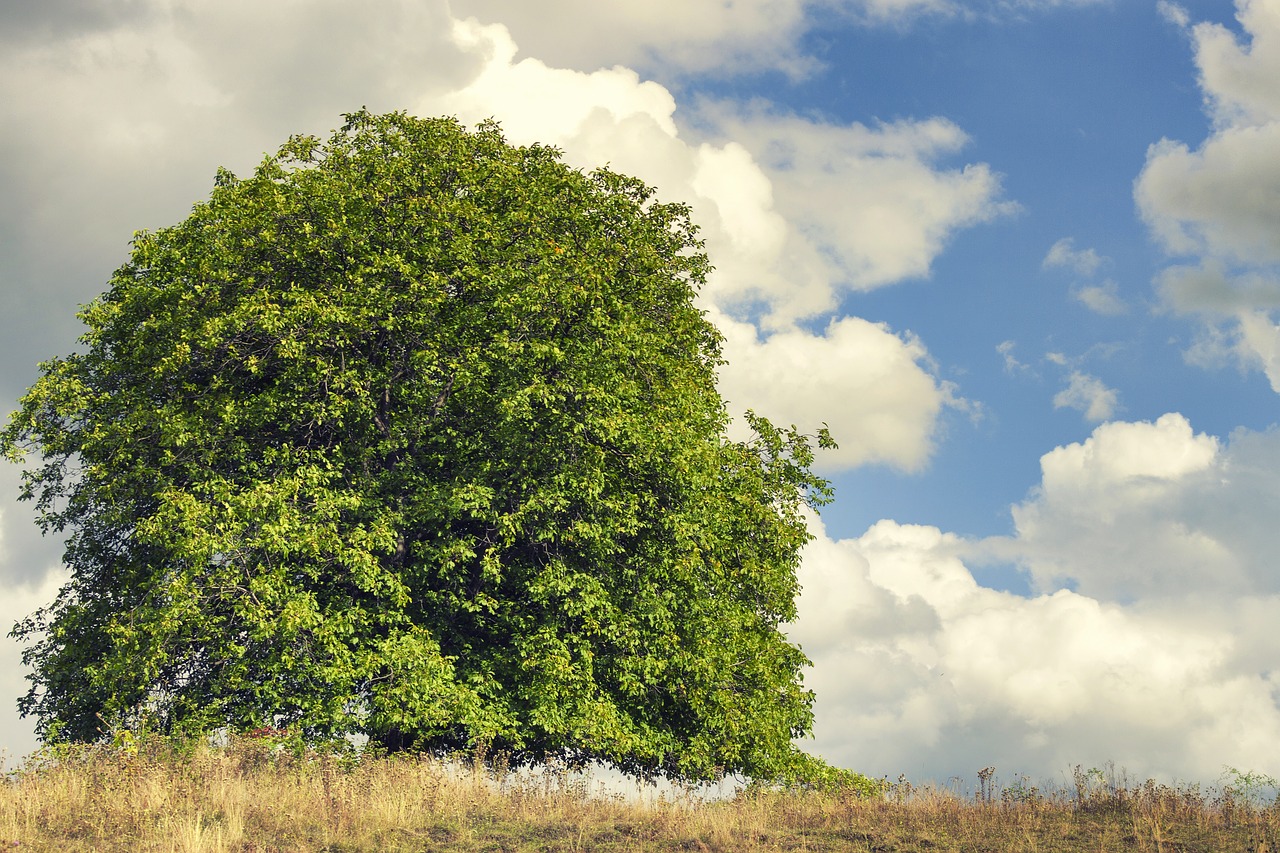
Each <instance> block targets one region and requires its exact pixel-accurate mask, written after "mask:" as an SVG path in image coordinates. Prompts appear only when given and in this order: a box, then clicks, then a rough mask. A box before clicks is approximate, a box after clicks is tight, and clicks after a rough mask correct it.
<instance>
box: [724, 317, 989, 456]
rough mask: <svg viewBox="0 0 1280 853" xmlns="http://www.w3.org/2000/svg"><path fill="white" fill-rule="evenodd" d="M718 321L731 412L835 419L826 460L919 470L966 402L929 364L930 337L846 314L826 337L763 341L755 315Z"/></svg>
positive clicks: (805, 424) (816, 421) (789, 334)
mask: <svg viewBox="0 0 1280 853" xmlns="http://www.w3.org/2000/svg"><path fill="white" fill-rule="evenodd" d="M716 322H717V325H719V326H720V329H721V331H722V332H723V333H724V335H725V347H724V349H725V356H726V358H727V359H728V364H726V365H724V366H723V367H721V370H720V391H721V393H722V394H723V395H724V397H725V399H726V400H727V401H728V404H729V409H730V411H731V412H732V413H735V414H738V413H741V412H743V411H745V410H747V409H754V410H755V411H756V413H757V414H761V415H764V416H766V417H768V418H769V419H770V420H772V421H774V422H775V423H777V424H779V425H786V424H795V425H797V426H799V427H800V428H801V429H802V430H804V431H809V432H812V431H813V430H815V429H816V428H817V427H819V426H820V425H821V424H822V423H824V422H825V423H827V424H829V425H830V427H831V431H832V435H833V437H834V438H835V439H836V441H837V442H838V443H839V445H840V449H839V450H838V451H828V452H825V453H823V454H822V458H821V460H820V464H822V465H823V466H827V467H834V468H839V469H844V468H852V467H855V466H858V465H865V464H869V463H881V464H888V465H892V466H894V467H897V468H901V469H904V470H908V471H915V470H919V469H920V468H921V467H923V466H924V464H925V463H926V462H927V461H928V460H929V458H930V456H931V455H932V452H933V450H934V446H935V434H936V431H937V428H938V421H939V416H940V413H941V412H942V410H943V409H944V408H946V407H948V406H953V407H963V406H964V402H963V401H961V400H958V399H957V398H956V397H955V395H954V389H952V388H951V386H949V385H948V384H946V383H942V382H939V381H938V380H937V379H936V378H935V377H934V375H933V374H932V372H931V371H930V370H929V369H928V365H929V355H928V352H927V351H926V350H925V348H924V345H923V344H921V343H920V341H919V340H918V339H916V338H914V337H912V336H900V335H895V334H894V333H893V332H891V331H890V330H889V329H888V328H887V327H885V326H883V325H880V324H876V323H870V322H868V321H866V320H862V319H860V318H857V317H845V318H842V319H838V320H832V321H831V323H830V324H829V325H828V326H827V328H826V329H825V330H824V332H823V334H821V335H815V334H811V333H809V332H805V331H802V330H798V329H792V330H789V331H785V332H776V333H774V334H772V335H770V336H769V337H768V338H766V339H763V340H762V339H761V338H760V335H759V333H758V332H757V330H756V328H755V327H754V326H752V325H751V324H749V323H743V322H740V321H735V320H732V319H729V318H726V317H720V318H717V320H716Z"/></svg>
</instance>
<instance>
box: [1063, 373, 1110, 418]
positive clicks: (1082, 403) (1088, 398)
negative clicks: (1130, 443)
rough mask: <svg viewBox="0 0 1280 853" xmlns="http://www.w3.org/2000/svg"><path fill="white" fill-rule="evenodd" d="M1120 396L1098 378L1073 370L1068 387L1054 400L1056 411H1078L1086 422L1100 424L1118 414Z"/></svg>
mask: <svg viewBox="0 0 1280 853" xmlns="http://www.w3.org/2000/svg"><path fill="white" fill-rule="evenodd" d="M1119 401H1120V394H1119V392H1118V391H1116V390H1115V389H1114V388H1108V387H1107V385H1106V383H1104V382H1103V381H1102V380H1101V379H1099V378H1098V377H1096V376H1090V375H1089V374H1087V373H1081V372H1080V371H1078V370H1073V371H1072V372H1071V375H1070V376H1069V377H1068V378H1067V387H1066V388H1063V389H1062V390H1061V391H1059V392H1058V393H1057V394H1055V395H1054V398H1053V406H1054V408H1055V409H1078V410H1080V411H1081V412H1083V413H1084V417H1085V420H1089V421H1093V422H1094V423H1098V422H1099V421H1105V420H1108V419H1109V418H1110V417H1111V416H1112V415H1114V414H1115V412H1116V406H1117V405H1118V403H1119Z"/></svg>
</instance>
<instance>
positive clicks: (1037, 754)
mask: <svg viewBox="0 0 1280 853" xmlns="http://www.w3.org/2000/svg"><path fill="white" fill-rule="evenodd" d="M1041 466H1042V470H1043V478H1042V481H1041V483H1040V485H1039V487H1038V488H1036V489H1035V490H1033V491H1032V493H1031V495H1030V496H1029V497H1028V499H1027V501H1026V502H1024V503H1023V504H1020V505H1019V506H1017V507H1015V508H1014V519H1015V523H1016V533H1015V535H1013V536H1009V537H995V538H992V539H987V540H980V541H972V540H965V539H962V538H960V537H957V536H955V535H954V534H949V533H944V532H942V531H939V530H937V529H936V528H932V527H923V526H913V525H903V524H898V523H896V522H893V521H881V522H879V523H877V524H876V525H874V526H872V527H871V528H870V529H868V530H867V531H866V532H865V533H864V534H863V535H862V536H860V537H858V538H856V539H846V540H841V541H833V540H832V539H831V538H830V537H829V536H827V535H826V533H825V531H824V530H823V529H822V528H821V526H819V527H817V529H816V531H815V532H816V533H817V534H818V535H817V538H816V539H815V541H814V542H813V543H811V545H810V546H809V548H808V549H807V550H806V552H805V558H804V563H803V565H802V568H801V581H802V583H803V593H802V595H801V598H800V602H799V604H800V618H799V621H798V622H797V623H796V624H795V625H794V626H793V628H792V630H791V635H792V637H793V638H794V639H796V640H797V641H799V642H800V643H801V644H802V646H803V647H804V648H805V650H806V652H807V653H808V654H809V655H810V656H811V657H812V658H813V660H814V661H815V663H816V666H815V668H814V669H813V670H812V672H811V673H810V675H809V676H808V677H807V683H808V685H809V686H810V687H812V688H814V689H815V690H816V691H817V695H818V702H817V706H816V709H815V710H816V715H817V723H816V730H815V734H816V742H815V743H814V744H813V746H814V747H815V748H816V749H817V750H818V751H819V752H821V753H822V754H823V755H826V756H828V757H829V758H831V759H833V760H836V761H838V762H840V761H843V762H845V763H847V764H849V765H850V766H854V767H858V768H859V769H861V770H863V771H864V772H869V773H873V774H877V775H879V774H886V775H889V776H890V777H896V776H897V775H898V774H899V773H903V772H905V773H906V774H907V775H908V777H909V778H912V779H913V780H917V781H918V780H921V779H928V778H933V779H937V780H939V781H943V782H945V781H946V780H947V779H948V778H949V777H950V776H952V775H963V776H965V777H967V778H972V776H973V774H974V772H975V771H976V770H977V768H979V767H984V766H988V765H992V764H994V765H995V766H997V767H998V768H999V770H1000V771H1001V772H1002V774H1007V775H1006V777H1005V778H1010V777H1012V775H1013V774H1014V773H1017V772H1024V773H1028V774H1029V775H1031V776H1032V778H1033V779H1035V780H1036V781H1039V780H1040V779H1049V780H1051V781H1052V780H1055V778H1056V779H1057V780H1060V778H1061V777H1060V776H1059V774H1060V773H1062V772H1069V768H1070V767H1072V766H1074V765H1075V764H1084V765H1085V766H1089V765H1090V764H1092V765H1095V766H1101V765H1102V763H1103V762H1106V761H1115V762H1116V764H1117V766H1120V767H1124V768H1126V769H1127V770H1129V771H1131V772H1132V773H1134V774H1139V776H1140V778H1144V777H1145V776H1147V775H1155V776H1157V777H1159V778H1162V779H1165V780H1173V779H1210V778H1214V777H1215V776H1216V775H1217V774H1218V773H1219V772H1220V771H1221V768H1222V766H1223V765H1224V764H1230V765H1233V766H1237V767H1246V768H1258V767H1268V766H1272V765H1274V764H1275V763H1276V762H1277V761H1280V746H1278V745H1277V744H1278V743H1280V742H1278V741H1277V737H1280V708H1278V707H1277V696H1278V695H1280V679H1278V678H1277V676H1276V675H1275V673H1274V660H1275V656H1276V654H1278V653H1280V638H1277V636H1276V634H1275V631H1274V625H1275V621H1276V619H1277V618H1280V570H1278V569H1277V568H1276V566H1275V563H1274V559H1273V556H1274V554H1275V553H1276V551H1277V548H1278V547H1280V532H1278V531H1277V528H1276V525H1275V524H1274V523H1273V521H1274V517H1275V513H1276V512H1277V509H1278V507H1280V486H1277V485H1276V483H1278V482H1280V433H1276V432H1268V433H1246V432H1241V433H1238V434H1237V435H1235V436H1233V437H1232V439H1231V441H1230V443H1229V444H1223V443H1221V442H1219V441H1218V440H1217V439H1215V438H1213V437H1211V436H1207V435H1204V434H1197V433H1195V432H1194V431H1193V430H1192V429H1191V426H1190V424H1189V423H1188V422H1187V421H1186V419H1185V418H1183V417H1182V416H1180V415H1177V414H1169V415H1165V416H1164V417H1162V418H1160V419H1159V420H1157V421H1156V422H1154V423H1109V424H1104V425H1102V426H1100V427H1098V428H1097V429H1095V430H1094V433H1093V435H1092V436H1091V437H1090V438H1089V439H1087V440H1086V441H1084V442H1082V443H1079V444H1071V445H1066V446H1064V447H1059V448H1057V449H1055V450H1053V451H1051V452H1050V453H1047V454H1045V456H1044V457H1043V458H1042V460H1041ZM1009 559H1014V560H1018V561H1020V563H1021V564H1022V565H1023V566H1024V568H1025V569H1026V570H1027V571H1028V573H1029V574H1030V575H1031V576H1032V577H1033V579H1035V580H1036V581H1037V583H1039V584H1040V586H1041V589H1042V590H1043V592H1042V593H1041V594H1038V595H1035V596H1032V597H1020V596H1017V595H1012V594H1009V593H1004V592H998V591H995V590H991V589H987V588H984V587H982V586H981V585H979V584H978V582H977V581H976V580H975V578H974V575H973V572H972V571H971V569H970V565H974V564H981V563H985V562H988V561H991V560H1009ZM1063 584H1074V585H1075V587H1076V589H1075V590H1074V591H1072V590H1068V589H1064V588H1062V585H1063ZM1099 720H1105V722H1106V725H1098V721H1099Z"/></svg>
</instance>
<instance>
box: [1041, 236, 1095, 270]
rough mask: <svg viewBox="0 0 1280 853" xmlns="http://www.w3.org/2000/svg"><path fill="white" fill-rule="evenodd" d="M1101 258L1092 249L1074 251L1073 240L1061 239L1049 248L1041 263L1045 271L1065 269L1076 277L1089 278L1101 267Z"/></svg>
mask: <svg viewBox="0 0 1280 853" xmlns="http://www.w3.org/2000/svg"><path fill="white" fill-rule="evenodd" d="M1102 261H1103V259H1102V257H1100V256H1099V255H1098V253H1097V252H1096V251H1094V250H1093V249H1076V247H1075V240H1073V239H1072V238H1070V237H1063V238H1062V239H1061V240H1059V241H1058V242H1056V243H1054V244H1053V245H1052V246H1050V247H1049V252H1048V254H1046V255H1045V256H1044V261H1043V262H1042V263H1041V266H1043V267H1044V268H1045V269H1050V268H1053V267H1065V268H1067V269H1069V270H1071V271H1073V272H1075V273H1076V274H1077V275H1082V276H1086V277H1087V276H1091V275H1093V274H1094V273H1095V272H1097V271H1098V267H1100V266H1102Z"/></svg>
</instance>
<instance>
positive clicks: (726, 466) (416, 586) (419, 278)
mask: <svg viewBox="0 0 1280 853" xmlns="http://www.w3.org/2000/svg"><path fill="white" fill-rule="evenodd" d="M708 269H709V267H708V264H707V259H706V257H705V255H704V254H703V253H702V250H701V244H700V243H699V241H698V240H697V239H696V235H695V229H694V227H693V226H692V225H691V223H690V221H689V218H688V211H687V209H686V208H685V207H684V206H682V205H678V204H664V203H660V202H658V201H656V200H655V199H654V197H653V195H652V190H651V189H650V188H648V187H646V186H645V185H643V184H642V183H640V182H639V181H637V180H635V179H632V178H629V177H625V176H623V175H619V174H616V173H614V172H611V171H607V170H602V171H595V172H591V173H583V172H580V171H576V170H574V169H571V168H568V167H567V166H566V165H564V164H563V163H562V162H561V160H560V158H559V155H558V152H557V151H556V150H554V149H552V148H547V147H541V146H531V147H513V146H511V145H509V144H508V143H506V142H505V140H504V139H503V136H502V134H501V132H500V130H499V128H498V127H497V126H496V125H494V124H492V123H486V124H482V125H481V126H480V127H479V128H477V129H476V130H475V131H474V132H469V131H467V130H465V129H464V128H463V127H461V126H460V125H459V124H458V123H457V122H456V121H454V120H450V119H436V120H421V119H417V118H412V117H410V116H407V115H404V114H399V113H396V114H390V115H372V114H369V113H367V112H360V113H356V114H353V115H350V116H348V117H347V122H346V124H345V126H344V127H343V128H342V129H341V130H340V131H337V132H335V133H334V135H333V136H332V138H330V139H329V140H328V141H327V142H326V141H322V140H320V139H317V138H314V137H309V136H299V137H295V138H293V139H290V140H289V141H288V142H287V143H286V144H285V145H284V146H283V147H282V148H281V149H280V151H279V152H278V154H276V155H275V156H272V157H268V158H267V159H266V160H264V162H263V163H262V164H261V166H259V167H258V168H257V170H256V171H255V172H254V174H253V175H252V177H249V178H245V179H239V178H237V177H235V176H234V175H232V174H230V173H228V172H226V171H220V172H219V173H218V175H217V177H216V180H215V186H214V188H213V191H212V193H211V195H210V197H209V199H208V200H207V201H205V202H202V203H200V204H197V205H196V206H195V207H194V209H193V210H192V213H191V215H190V216H189V217H188V218H187V219H186V220H184V221H183V222H181V223H179V224H177V225H175V226H173V227H170V228H164V229H161V230H158V231H155V232H151V233H146V232H143V233H139V234H138V235H136V237H135V239H134V242H133V250H132V254H131V256H130V258H129V261H128V262H127V263H126V264H125V265H124V266H122V267H121V268H120V269H119V270H118V271H117V272H116V273H115V274H114V276H113V277H112V279H111V282H110V286H109V288H108V290H107V291H106V293H104V294H103V295H102V296H101V297H99V298H98V299H97V300H96V301H94V302H93V303H91V304H89V305H88V306H87V307H85V308H84V309H83V311H82V312H81V314H80V317H81V319H82V320H83V322H84V324H85V326H86V327H87V331H86V332H85V333H84V335H83V337H82V338H81V347H80V348H79V351H78V352H76V353H75V354H73V355H69V356H66V357H64V358H57V359H54V360H52V361H48V362H45V363H43V364H42V365H41V371H42V372H41V377H40V379H39V381H38V382H37V383H36V384H35V385H34V386H33V387H32V388H31V389H30V390H29V391H28V392H27V394H26V395H25V396H24V397H23V399H22V401H21V408H20V409H19V410H18V411H17V412H15V413H14V414H13V416H12V417H11V419H10V421H9V424H8V426H7V428H6V429H5V431H4V432H3V434H2V435H0V448H3V450H4V451H5V452H6V453H7V454H8V455H9V456H10V457H13V458H16V459H24V458H25V459H31V458H32V457H36V458H38V459H39V464H30V463H29V464H28V469H27V471H26V475H25V477H26V479H25V490H24V497H27V498H31V499H34V500H35V502H36V505H37V507H38V512H39V520H40V523H41V524H42V525H43V527H44V528H45V530H46V532H50V533H59V534H62V535H65V536H66V541H67V547H66V554H65V562H66V565H67V567H68V568H69V570H70V572H71V579H70V581H69V582H68V583H67V585H66V586H65V587H64V588H63V589H62V591H61V592H60V594H59V596H58V598H57V600H56V601H55V602H54V603H53V604H52V605H51V606H49V607H48V608H45V609H43V610H42V611H40V612H38V613H36V614H35V615H34V616H33V617H31V618H30V619H28V620H26V621H24V622H22V623H20V624H19V625H18V626H17V627H16V628H15V629H14V635H15V636H16V637H18V638H19V639H23V640H25V641H26V642H27V650H26V653H25V660H26V662H27V663H28V664H30V665H31V666H32V667H33V674H32V675H31V676H30V678H31V682H32V683H31V689H30V692H29V693H28V694H27V695H26V696H25V697H24V698H23V699H21V700H20V703H19V704H20V708H21V711H22V712H23V713H24V714H26V715H34V716H35V717H36V719H37V725H38V729H39V732H40V734H41V736H42V737H43V738H44V739H45V740H47V741H51V742H58V741H92V740H95V739H98V738H101V737H103V736H104V734H105V733H107V732H109V731H110V730H111V729H113V728H115V727H134V726H139V725H146V726H149V727H151V728H153V729H158V730H160V731H162V732H185V733H193V732H205V731H212V730H216V729H221V728H229V729H231V730H233V731H234V730H245V729H250V728H253V727H258V726H264V725H272V726H276V727H286V726H288V727H295V728H296V729H299V730H301V732H303V733H304V734H305V736H307V737H314V738H322V737H337V736H341V735H344V734H349V733H356V732H363V733H366V734H368V735H369V736H370V737H372V738H374V739H375V740H376V741H380V742H382V743H384V744H385V745H387V746H388V747H390V748H397V747H407V748H422V749H433V750H448V749H453V748H463V747H468V746H474V745H477V744H485V745H487V746H488V747H489V748H491V749H495V750H503V751H507V752H510V753H511V754H512V756H513V757H514V758H515V760H516V761H531V760H539V759H544V758H547V757H550V756H560V757H565V758H569V759H584V758H597V759H601V760H604V761H606V762H609V763H612V764H614V765H616V766H618V767H620V768H623V769H626V770H631V771H638V772H641V773H646V774H659V775H668V776H673V777H679V778H685V779H703V778H711V777H714V776H716V775H717V774H719V773H722V772H741V773H744V774H747V775H750V776H754V777H757V778H766V779H779V778H789V777H791V776H793V775H794V773H795V772H796V768H797V767H802V766H803V765H804V764H805V757H804V756H803V755H802V754H800V753H798V752H797V751H796V750H795V748H794V747H793V745H792V739H793V738H795V737H797V736H801V735H804V734H806V733H807V732H808V731H809V730H810V727H811V723H812V713H811V705H812V701H813V696H812V693H811V692H809V691H807V690H805V689H804V687H803V684H802V679H801V675H802V669H803V668H804V667H805V666H806V665H807V661H806V659H805V657H804V655H803V654H802V653H801V651H800V650H799V649H798V648H797V647H796V646H794V645H792V644H791V643H789V642H788V641H787V639H786V637H785V636H784V635H783V633H782V632H781V631H780V625H781V624H782V623H785V622H786V621H787V620H790V619H792V618H794V616H795V605H794V600H795V596H796V593H797V582H796V567H797V562H798V554H799V551H800V548H801V546H802V545H803V544H804V543H805V542H806V540H807V539H808V533H807V531H806V528H805V524H804V519H803V515H802V508H803V504H804V503H805V502H808V503H810V504H816V503H820V502H822V501H823V500H824V499H826V498H827V497H829V489H828V486H827V484H826V482H825V481H823V480H821V479H820V478H818V477H816V476H815V475H813V474H812V473H811V471H810V465H811V463H812V450H811V445H810V442H809V440H808V439H806V438H805V437H804V436H801V435H799V434H798V433H797V432H796V431H795V430H794V429H786V430H780V429H778V428H775V427H774V426H773V425H771V424H770V423H768V422H767V421H765V420H762V419H758V418H754V417H751V416H748V417H749V420H750V423H751V426H752V427H753V430H754V438H753V439H752V440H750V441H731V440H729V439H728V438H727V437H726V433H725V429H726V425H727V422H728V417H727V413H726V407H725V404H724V401H723V400H722V399H721V397H720V396H719V394H718V393H717V391H716V387H715V381H716V369H717V366H718V365H719V364H720V363H721V355H720V338H719V335H718V334H717V332H716V330H715V328H714V327H713V326H712V325H711V324H710V323H708V321H707V320H706V319H705V318H704V316H703V315H702V313H701V312H700V311H699V310H698V309H697V308H696V307H695V306H694V304H693V299H694V295H695V293H696V291H697V288H698V287H699V285H700V284H701V283H702V282H703V280H704V277H705V275H706V273H707V271H708ZM819 443H820V444H827V443H829V438H828V437H827V436H826V433H825V431H823V432H822V433H821V434H820V436H819Z"/></svg>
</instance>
